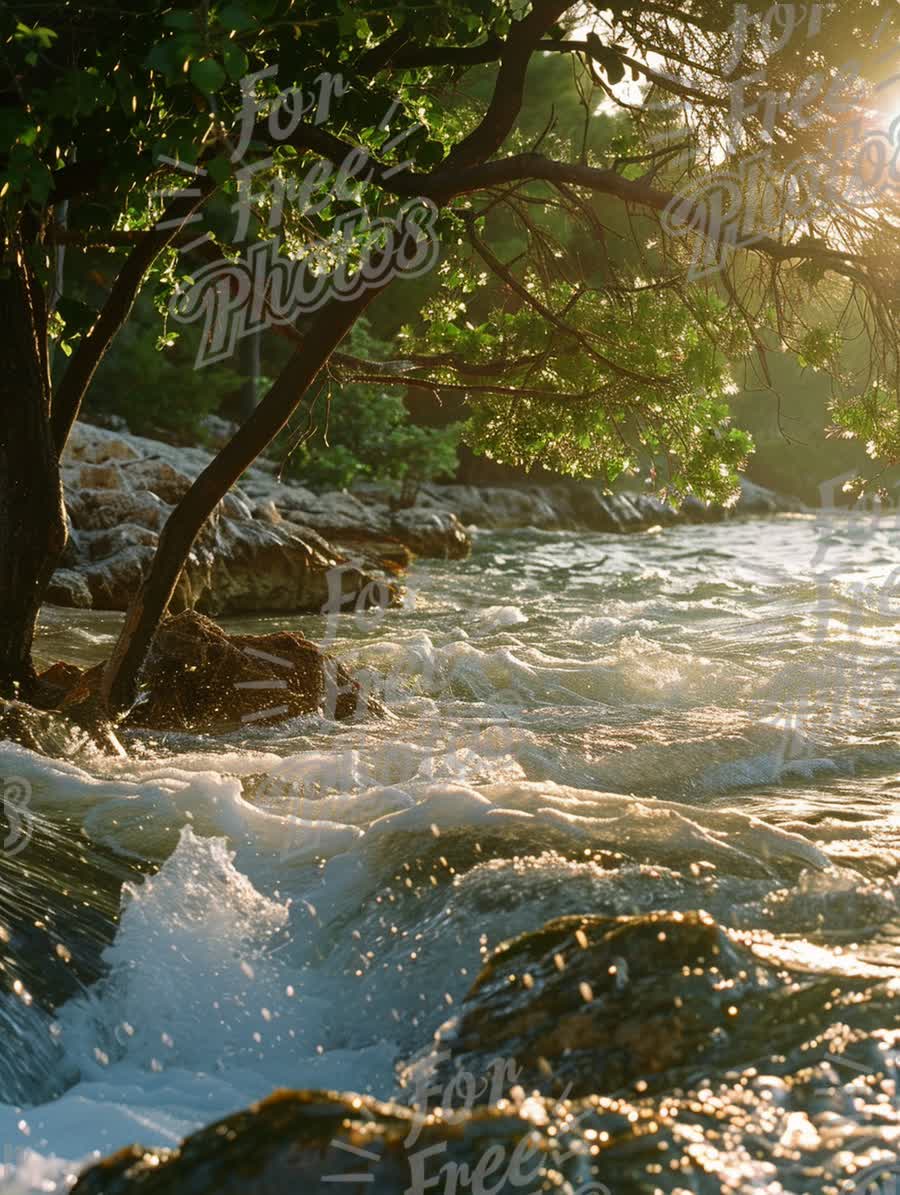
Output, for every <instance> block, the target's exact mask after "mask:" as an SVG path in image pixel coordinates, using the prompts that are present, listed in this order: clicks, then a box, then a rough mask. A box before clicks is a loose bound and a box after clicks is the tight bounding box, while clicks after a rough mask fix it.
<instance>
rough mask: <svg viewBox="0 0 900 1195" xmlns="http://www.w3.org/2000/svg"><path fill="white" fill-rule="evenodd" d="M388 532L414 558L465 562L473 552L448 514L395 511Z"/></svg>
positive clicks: (442, 512)
mask: <svg viewBox="0 0 900 1195" xmlns="http://www.w3.org/2000/svg"><path fill="white" fill-rule="evenodd" d="M390 529H391V532H392V534H393V535H394V536H395V537H396V538H397V539H398V540H400V542H401V543H403V544H405V545H406V546H407V547H408V548H410V549H411V550H412V551H413V552H415V553H416V555H417V556H435V557H443V558H445V559H447V560H465V558H466V557H467V556H468V555H469V552H470V551H471V550H472V541H471V539H470V538H469V533H468V532H467V531H466V529H465V527H463V525H462V523H461V522H460V521H459V519H458V518H457V517H456V515H455V514H452V513H451V512H450V511H437V510H431V511H423V510H420V509H418V508H416V507H410V508H409V509H408V510H398V511H395V512H394V513H393V515H392V517H391V523H390Z"/></svg>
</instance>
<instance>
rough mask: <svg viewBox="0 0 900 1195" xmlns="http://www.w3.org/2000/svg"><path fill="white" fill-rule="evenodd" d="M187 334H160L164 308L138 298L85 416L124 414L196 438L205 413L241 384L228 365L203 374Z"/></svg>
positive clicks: (132, 424)
mask: <svg viewBox="0 0 900 1195" xmlns="http://www.w3.org/2000/svg"><path fill="white" fill-rule="evenodd" d="M193 355H194V353H193V349H192V347H190V345H189V344H188V343H186V340H185V339H182V338H181V337H178V338H175V337H172V336H167V335H165V334H162V335H161V334H160V318H159V313H158V312H157V311H156V310H155V309H154V307H153V304H152V303H151V301H150V300H149V298H143V299H140V300H138V303H137V304H136V307H135V310H134V311H133V312H132V314H131V318H130V319H129V321H128V323H127V324H126V325H125V327H124V328H123V329H122V331H121V332H120V333H119V335H118V337H117V338H116V341H115V344H114V345H113V346H112V348H111V349H110V351H109V352H108V353H107V354H106V356H105V357H104V359H103V361H102V362H101V363H100V366H99V368H98V370H97V375H96V378H95V380H94V384H93V386H92V387H91V391H90V394H89V397H88V399H87V401H86V403H85V417H86V418H87V419H88V420H90V419H91V417H92V416H94V415H98V414H102V415H111V414H114V415H120V416H122V417H123V418H124V419H125V421H126V423H127V424H128V428H129V430H130V431H132V432H135V433H136V434H138V435H147V436H162V437H163V438H171V437H174V438H177V439H179V440H190V439H192V438H194V439H196V437H197V436H198V435H199V434H200V422H201V420H202V419H203V417H204V416H205V415H208V414H212V413H215V412H216V411H218V410H219V408H220V407H221V405H222V402H223V400H224V399H226V398H228V397H229V396H230V394H231V393H232V392H233V391H234V390H236V389H237V388H238V387H239V386H240V384H241V378H240V376H239V375H238V374H237V373H236V372H235V371H234V370H233V369H230V368H228V367H227V366H224V365H223V366H220V367H219V368H218V369H215V370H208V371H207V373H206V374H203V375H198V374H197V372H196V371H195V370H194V368H193Z"/></svg>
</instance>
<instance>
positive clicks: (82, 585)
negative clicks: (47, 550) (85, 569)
mask: <svg viewBox="0 0 900 1195" xmlns="http://www.w3.org/2000/svg"><path fill="white" fill-rule="evenodd" d="M44 596H45V600H46V601H48V602H50V604H51V605H53V606H71V607H74V608H75V609H77V610H90V608H91V605H92V604H93V598H92V596H91V590H90V586H89V585H88V583H87V581H86V580H85V578H84V576H83V575H82V574H81V573H78V572H75V570H74V569H71V568H58V569H57V570H56V572H55V573H54V574H53V576H52V577H51V578H50V584H49V585H48V586H47V592H46V594H45V595H44Z"/></svg>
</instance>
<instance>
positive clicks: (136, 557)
mask: <svg viewBox="0 0 900 1195" xmlns="http://www.w3.org/2000/svg"><path fill="white" fill-rule="evenodd" d="M155 553H156V548H155V547H153V546H152V545H151V544H131V545H129V546H128V547H125V548H122V549H121V550H120V551H118V552H115V553H114V554H113V555H112V556H106V557H103V558H102V559H100V560H98V561H97V562H96V563H94V564H90V565H87V566H86V567H85V568H84V569H83V570H82V576H83V577H84V581H85V584H86V585H87V587H88V589H89V590H90V595H91V606H92V607H93V608H94V609H95V610H127V609H128V607H129V605H130V604H131V599H132V598H133V597H134V595H135V594H136V593H137V591H138V588H139V586H140V584H141V582H142V581H143V579H144V576H145V574H146V572H147V571H148V569H149V568H150V564H151V562H152V560H153V557H154V555H155Z"/></svg>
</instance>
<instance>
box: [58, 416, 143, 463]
mask: <svg viewBox="0 0 900 1195" xmlns="http://www.w3.org/2000/svg"><path fill="white" fill-rule="evenodd" d="M140 455H141V454H140V453H139V452H138V451H137V448H136V447H135V445H134V444H133V443H131V442H130V437H129V438H128V439H126V438H125V437H124V436H123V435H122V434H121V432H116V431H110V430H107V429H106V428H102V427H94V426H93V425H92V424H87V423H76V424H75V425H74V427H73V428H72V431H71V434H70V435H69V439H68V442H67V444H66V451H65V454H64V456H63V462H64V463H68V462H71V461H88V462H91V463H98V462H100V461H134V460H137V459H138V457H139V456H140Z"/></svg>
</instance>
